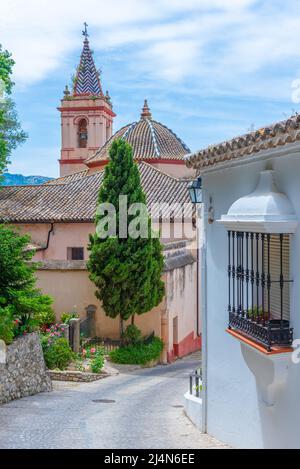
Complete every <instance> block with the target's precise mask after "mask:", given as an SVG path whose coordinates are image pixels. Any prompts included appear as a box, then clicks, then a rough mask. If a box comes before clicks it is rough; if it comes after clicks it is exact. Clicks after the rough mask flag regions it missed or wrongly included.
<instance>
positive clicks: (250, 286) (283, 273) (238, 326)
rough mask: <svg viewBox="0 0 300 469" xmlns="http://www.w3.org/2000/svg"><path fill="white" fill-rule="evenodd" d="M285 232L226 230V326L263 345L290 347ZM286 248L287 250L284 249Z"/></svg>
mask: <svg viewBox="0 0 300 469" xmlns="http://www.w3.org/2000/svg"><path fill="white" fill-rule="evenodd" d="M289 242H290V239H289V235H285V234H265V233H249V232H240V231H228V259H229V262H228V289H229V292H228V298H229V301H228V313H229V329H233V330H236V331H240V332H242V333H244V334H246V335H248V336H250V337H252V338H253V339H255V341H257V342H259V343H260V344H262V345H263V346H265V347H266V348H267V349H268V350H271V349H272V346H274V345H276V346H290V345H291V344H292V342H293V329H291V327H290V321H289V310H288V309H289V295H290V291H289V290H290V288H289V286H290V283H291V282H292V280H290V279H289V278H288V277H289V272H288V270H289V269H287V267H286V262H287V261H286V259H287V258H288V255H289ZM287 248H288V250H287Z"/></svg>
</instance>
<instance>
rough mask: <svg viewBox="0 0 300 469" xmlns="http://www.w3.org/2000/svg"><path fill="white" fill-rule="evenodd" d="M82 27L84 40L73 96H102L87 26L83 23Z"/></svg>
mask: <svg viewBox="0 0 300 469" xmlns="http://www.w3.org/2000/svg"><path fill="white" fill-rule="evenodd" d="M84 26H85V30H84V31H83V33H82V34H83V35H84V37H85V39H84V43H83V50H82V53H81V58H80V64H79V67H78V69H77V73H76V77H75V81H74V88H73V94H74V95H93V96H103V92H102V88H101V83H100V76H99V72H98V71H97V69H96V66H95V62H94V59H93V55H92V51H91V49H90V44H89V40H88V32H87V24H86V23H85V24H84Z"/></svg>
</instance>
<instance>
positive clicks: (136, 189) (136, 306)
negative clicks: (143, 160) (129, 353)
mask: <svg viewBox="0 0 300 469" xmlns="http://www.w3.org/2000/svg"><path fill="white" fill-rule="evenodd" d="M120 196H127V205H126V207H125V209H126V211H127V209H128V208H129V213H130V207H131V206H132V204H136V203H140V204H144V210H139V211H137V212H136V213H135V214H129V215H128V216H127V220H125V221H124V211H123V210H122V206H121V203H120V199H119V197H120ZM107 203H109V204H112V205H113V207H114V208H115V211H116V224H115V233H112V232H109V227H110V226H113V225H114V223H112V224H111V225H110V222H111V221H112V220H111V219H109V217H108V216H107V212H105V211H101V212H100V211H98V210H97V214H96V218H95V223H96V233H95V234H94V235H91V236H90V245H89V250H90V259H89V262H88V269H89V272H90V279H91V281H92V282H94V284H95V285H96V287H97V290H96V292H95V295H96V297H97V298H98V299H99V300H100V301H101V302H102V304H103V308H104V310H105V313H106V315H107V316H109V317H111V318H117V317H119V319H120V324H121V333H122V324H123V320H128V319H129V318H130V317H131V318H134V315H135V314H144V313H146V312H148V311H150V310H151V309H152V308H154V307H155V306H157V305H159V303H160V302H161V301H162V299H163V296H164V291H165V290H164V283H163V281H162V280H161V275H162V271H163V265H164V259H163V253H162V244H161V242H160V240H159V238H158V236H156V237H153V236H151V234H153V232H152V228H151V220H150V217H149V215H148V212H147V209H146V196H145V194H144V192H143V189H142V186H141V180H140V173H139V169H138V166H137V164H136V163H135V162H134V161H133V156H132V148H131V146H130V145H129V144H128V143H126V142H125V141H124V140H121V139H118V140H115V141H114V142H113V143H112V145H111V148H110V160H109V163H108V164H107V166H106V168H105V173H104V180H103V182H102V185H101V188H100V191H99V197H98V207H101V204H107ZM137 215H138V219H137ZM122 221H123V224H122ZM124 225H125V227H124ZM100 226H101V229H99V227H100ZM134 226H135V227H136V228H137V229H138V230H140V231H142V226H143V227H144V228H145V227H146V228H145V229H146V236H145V237H144V236H141V235H140V234H135V235H133V236H129V235H128V236H126V235H127V233H128V232H131V231H132V230H131V227H134ZM124 228H125V232H124ZM145 229H144V233H145ZM107 232H109V236H107V237H106V238H105V237H104V236H103V234H107Z"/></svg>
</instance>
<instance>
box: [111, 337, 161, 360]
mask: <svg viewBox="0 0 300 469" xmlns="http://www.w3.org/2000/svg"><path fill="white" fill-rule="evenodd" d="M163 348H164V344H163V341H162V340H161V339H160V338H159V337H154V338H153V340H152V341H151V342H150V343H149V344H144V343H138V344H131V345H127V346H125V347H120V348H118V349H116V350H113V351H112V352H110V354H109V356H110V359H111V361H112V362H114V363H120V364H123V365H146V364H147V363H148V362H150V361H152V360H158V359H159V357H160V354H161V352H162V351H163Z"/></svg>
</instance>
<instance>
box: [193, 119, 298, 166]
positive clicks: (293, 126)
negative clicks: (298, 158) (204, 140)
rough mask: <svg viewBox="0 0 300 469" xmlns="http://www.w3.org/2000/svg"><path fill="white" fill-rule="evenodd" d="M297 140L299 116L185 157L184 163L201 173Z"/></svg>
mask: <svg viewBox="0 0 300 469" xmlns="http://www.w3.org/2000/svg"><path fill="white" fill-rule="evenodd" d="M298 140H300V115H298V114H297V115H295V116H292V117H290V118H289V119H287V120H284V121H281V122H276V123H275V124H272V125H270V126H267V127H263V128H261V129H258V130H256V131H254V132H250V133H248V134H245V135H241V136H239V137H235V138H233V139H232V140H228V141H226V142H222V143H219V144H217V145H211V146H209V147H207V148H205V149H203V150H200V151H197V152H196V153H192V154H190V155H186V156H185V161H186V165H187V167H188V168H194V169H197V170H199V171H201V170H202V171H203V170H205V168H208V167H210V166H214V165H217V164H220V163H222V162H225V161H230V160H233V159H241V158H247V157H248V156H249V155H252V154H254V153H259V152H260V151H263V150H268V149H272V148H276V147H279V146H284V145H287V144H289V143H294V142H296V141H298Z"/></svg>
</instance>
